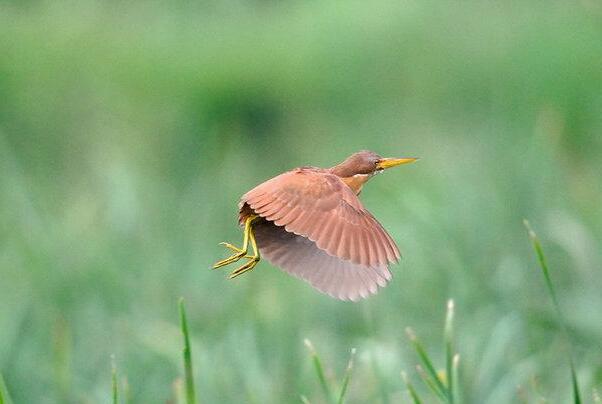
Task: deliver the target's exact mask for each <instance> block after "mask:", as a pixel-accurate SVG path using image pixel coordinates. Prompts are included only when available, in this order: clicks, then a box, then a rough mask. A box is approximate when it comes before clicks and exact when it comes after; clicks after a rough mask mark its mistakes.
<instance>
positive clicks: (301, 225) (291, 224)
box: [240, 168, 400, 268]
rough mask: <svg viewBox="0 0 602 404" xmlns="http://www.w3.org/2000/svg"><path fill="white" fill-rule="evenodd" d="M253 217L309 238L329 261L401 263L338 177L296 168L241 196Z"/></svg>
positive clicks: (384, 235) (393, 247)
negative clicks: (333, 259) (253, 214)
mask: <svg viewBox="0 0 602 404" xmlns="http://www.w3.org/2000/svg"><path fill="white" fill-rule="evenodd" d="M245 205H248V206H249V207H250V208H251V209H252V210H253V211H254V212H255V213H256V214H257V215H259V216H261V217H263V218H265V219H266V220H268V221H270V222H273V223H274V224H275V225H276V226H282V227H284V229H285V230H286V231H287V232H289V233H294V234H296V235H299V236H303V237H307V238H308V239H309V240H310V241H313V242H314V243H315V245H316V246H317V248H318V249H320V250H323V251H325V252H326V253H328V254H329V255H331V256H333V257H337V258H340V259H342V260H344V261H350V262H351V263H353V264H358V265H360V266H364V267H372V268H380V267H382V266H387V265H388V264H389V263H390V262H395V261H397V260H399V258H400V254H399V249H398V248H397V246H396V245H395V242H394V241H393V240H392V239H391V237H390V236H389V234H388V233H387V232H386V231H385V230H384V229H383V227H382V226H381V225H380V223H378V221H377V220H376V219H375V218H374V217H373V216H372V215H371V214H370V212H368V211H367V210H366V209H365V208H364V206H363V205H362V203H361V202H360V200H359V199H358V197H357V195H355V193H354V192H353V191H352V190H351V189H350V188H349V187H348V186H347V185H346V184H345V183H344V182H343V181H342V180H341V179H340V178H339V177H337V176H336V175H334V174H330V173H328V172H326V171H321V170H318V169H310V168H300V169H296V170H293V171H289V172H287V173H284V174H281V175H279V176H277V177H274V178H272V179H271V180H268V181H266V182H264V183H262V184H261V185H259V186H257V187H256V188H254V189H252V190H251V191H249V192H247V193H246V194H245V195H243V197H242V199H241V204H240V207H241V212H243V211H244V209H245Z"/></svg>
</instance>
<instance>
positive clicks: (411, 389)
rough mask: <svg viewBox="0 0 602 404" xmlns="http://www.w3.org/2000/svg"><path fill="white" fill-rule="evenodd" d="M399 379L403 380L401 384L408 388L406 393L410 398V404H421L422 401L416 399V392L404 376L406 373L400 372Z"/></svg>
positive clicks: (406, 376) (418, 398)
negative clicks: (411, 403)
mask: <svg viewBox="0 0 602 404" xmlns="http://www.w3.org/2000/svg"><path fill="white" fill-rule="evenodd" d="M401 378H402V379H403V382H404V383H405V385H406V387H407V388H408V392H409V394H410V397H412V402H413V403H414V404H422V400H420V397H418V393H417V392H416V389H414V386H413V385H412V383H410V380H409V379H408V375H407V374H406V372H403V371H402V372H401Z"/></svg>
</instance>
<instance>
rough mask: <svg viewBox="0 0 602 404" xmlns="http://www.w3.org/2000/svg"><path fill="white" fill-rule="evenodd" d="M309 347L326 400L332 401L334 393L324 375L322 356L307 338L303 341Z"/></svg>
mask: <svg viewBox="0 0 602 404" xmlns="http://www.w3.org/2000/svg"><path fill="white" fill-rule="evenodd" d="M303 342H304V343H305V346H306V347H307V349H309V354H310V355H311V359H312V362H313V364H314V369H315V370H316V374H317V375H318V380H319V381H320V386H321V387H322V392H323V393H324V396H325V397H326V401H327V402H329V403H332V402H333V400H332V394H331V392H330V388H329V387H328V382H327V381H326V376H325V375H324V368H323V367H322V362H321V361H320V357H319V356H318V353H317V352H316V350H315V348H314V346H313V344H312V343H311V341H310V340H308V339H307V338H306V339H305V340H304V341H303Z"/></svg>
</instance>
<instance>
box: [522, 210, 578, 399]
mask: <svg viewBox="0 0 602 404" xmlns="http://www.w3.org/2000/svg"><path fill="white" fill-rule="evenodd" d="M523 224H524V225H525V228H526V229H527V232H528V234H529V239H530V240H531V244H532V245H533V249H534V250H535V254H536V255H537V260H538V262H539V267H540V268H541V272H542V273H543V277H544V279H545V283H546V286H547V289H548V293H549V294H550V298H551V299H552V304H553V305H554V309H555V311H556V317H557V319H558V323H559V325H560V328H561V329H562V332H563V334H564V337H565V339H566V341H567V345H568V356H569V365H570V368H571V383H572V385H573V402H574V403H575V404H581V394H580V393H579V383H578V381H577V374H576V372H575V364H574V360H573V353H572V350H571V343H570V338H569V332H568V328H567V326H566V321H565V320H564V316H563V314H562V310H561V309H560V304H559V303H558V298H557V297H556V290H555V289H554V284H553V283H552V277H551V276H550V270H549V269H548V264H547V263H546V257H545V255H544V253H543V249H542V247H541V243H540V242H539V238H538V237H537V234H535V232H534V231H533V229H532V228H531V226H530V225H529V222H528V221H527V220H526V219H524V220H523Z"/></svg>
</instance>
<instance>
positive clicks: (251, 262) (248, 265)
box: [230, 230, 261, 279]
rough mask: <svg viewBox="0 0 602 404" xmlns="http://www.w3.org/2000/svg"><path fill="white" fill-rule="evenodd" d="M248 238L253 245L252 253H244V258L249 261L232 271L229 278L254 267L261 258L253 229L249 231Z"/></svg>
mask: <svg viewBox="0 0 602 404" xmlns="http://www.w3.org/2000/svg"><path fill="white" fill-rule="evenodd" d="M249 238H250V239H251V247H253V255H251V256H249V255H245V258H249V262H247V263H246V264H244V265H243V266H241V267H240V268H238V269H237V270H236V271H234V272H232V273H231V274H230V279H234V278H236V277H237V276H239V275H242V274H244V273H245V272H248V271H250V270H251V269H253V268H255V265H257V263H258V262H259V260H260V259H261V256H260V255H259V249H258V248H257V242H256V241H255V235H254V234H253V230H251V231H250V232H249Z"/></svg>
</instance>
